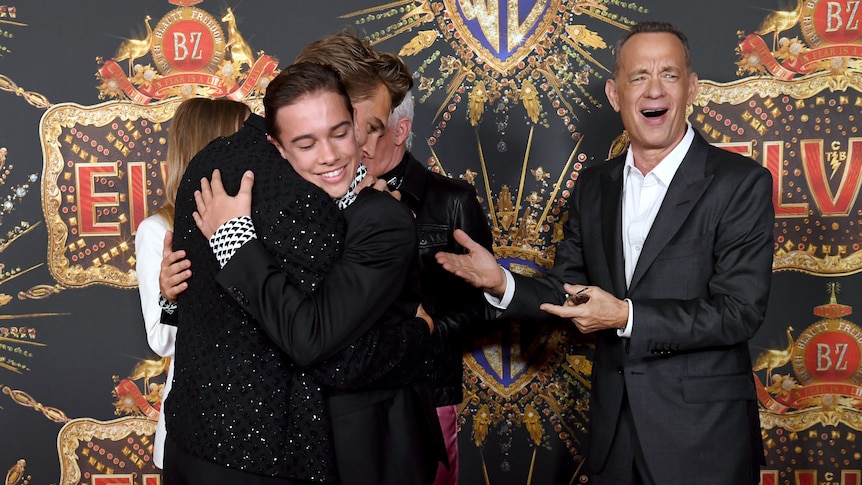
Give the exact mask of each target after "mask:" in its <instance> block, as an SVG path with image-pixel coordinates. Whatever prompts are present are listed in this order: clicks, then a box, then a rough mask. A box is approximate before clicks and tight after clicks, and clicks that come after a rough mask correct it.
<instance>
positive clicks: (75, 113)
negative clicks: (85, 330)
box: [40, 99, 180, 288]
mask: <svg viewBox="0 0 862 485" xmlns="http://www.w3.org/2000/svg"><path fill="white" fill-rule="evenodd" d="M179 103H180V100H179V99H173V100H169V101H164V102H160V103H155V104H152V105H138V104H135V103H130V102H125V101H113V102H107V103H103V104H100V105H97V106H93V107H85V106H79V105H76V104H71V103H62V104H57V105H55V106H53V107H52V108H51V109H49V110H48V112H46V113H45V115H44V116H43V118H42V123H41V126H40V136H41V141H42V149H43V154H44V169H43V174H42V194H43V196H42V209H43V212H44V216H45V221H46V223H47V226H48V267H49V269H50V271H51V274H52V275H53V276H54V278H55V279H56V280H57V282H59V283H60V284H63V285H65V286H67V287H83V286H88V285H91V284H94V283H102V284H106V285H109V286H116V287H122V288H130V287H134V286H136V285H137V278H136V276H135V271H134V266H135V257H134V235H135V229H136V228H137V225H138V224H139V223H140V222H141V221H143V220H144V219H145V218H146V217H147V215H148V213H149V212H151V211H153V210H154V209H157V208H158V207H159V206H160V205H161V203H162V202H161V201H162V195H163V194H162V191H163V174H162V164H163V163H164V158H165V148H166V141H167V132H166V131H165V130H166V128H167V125H168V122H169V120H170V119H171V118H172V117H173V113H174V111H175V110H176V107H177V106H178V105H179Z"/></svg>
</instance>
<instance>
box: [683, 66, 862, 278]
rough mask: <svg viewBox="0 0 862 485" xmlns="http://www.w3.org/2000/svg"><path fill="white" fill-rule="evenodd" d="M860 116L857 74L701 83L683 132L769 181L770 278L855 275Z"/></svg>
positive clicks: (860, 261) (860, 247) (861, 264)
mask: <svg viewBox="0 0 862 485" xmlns="http://www.w3.org/2000/svg"><path fill="white" fill-rule="evenodd" d="M860 109H862V72H848V73H846V74H842V75H835V74H833V73H831V72H818V73H815V74H811V75H808V76H805V77H802V78H798V79H794V80H792V81H786V80H781V79H777V78H768V77H757V78H746V79H741V80H739V81H735V82H732V83H726V84H721V83H715V82H711V81H703V82H701V88H700V91H699V94H698V96H697V98H696V99H695V101H694V106H693V110H692V111H693V112H692V114H691V116H690V117H689V120H690V121H691V123H692V125H693V126H695V127H696V128H697V129H698V130H699V131H700V132H701V133H703V134H704V136H706V137H707V139H709V140H710V141H711V142H712V143H713V144H715V145H717V146H721V147H723V148H725V149H727V150H731V151H735V152H738V153H741V154H743V155H746V156H749V157H751V158H753V159H754V160H755V161H757V162H758V163H760V164H762V165H763V166H765V167H766V168H767V169H769V170H770V172H771V173H772V175H773V191H774V192H773V204H774V206H775V211H776V223H775V248H774V260H773V269H774V270H775V271H781V270H793V271H800V272H804V273H808V274H814V275H830V276H839V275H849V274H854V273H856V272H858V271H860V269H862V237H860V230H859V227H858V224H859V222H858V219H859V216H860V214H862V206H860V201H859V198H858V193H859V190H860V188H862V173H860V167H862V133H860V132H859V127H858V126H859V117H860Z"/></svg>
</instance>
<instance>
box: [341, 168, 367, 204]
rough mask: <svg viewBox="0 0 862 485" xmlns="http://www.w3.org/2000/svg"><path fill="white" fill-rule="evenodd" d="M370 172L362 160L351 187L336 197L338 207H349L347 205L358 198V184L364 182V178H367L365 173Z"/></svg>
mask: <svg viewBox="0 0 862 485" xmlns="http://www.w3.org/2000/svg"><path fill="white" fill-rule="evenodd" d="M367 174H368V170H367V169H366V168H365V165H363V164H362V163H361V162H360V163H359V166H358V167H357V168H356V177H355V178H354V179H353V182H351V183H350V188H349V189H348V190H347V193H346V194H344V195H343V196H341V197H340V198H338V199H335V204H336V205H338V208H339V209H341V210H344V209H347V207H348V206H349V205H350V204H352V203H353V201H355V200H356V193H355V192H354V190H356V186H357V185H359V182H362V179H364V178H365V175H367Z"/></svg>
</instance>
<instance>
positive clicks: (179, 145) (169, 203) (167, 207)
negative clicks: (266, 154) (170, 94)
mask: <svg viewBox="0 0 862 485" xmlns="http://www.w3.org/2000/svg"><path fill="white" fill-rule="evenodd" d="M250 112H251V111H250V110H249V109H248V106H246V105H245V104H243V103H240V102H239V101H232V100H230V99H209V98H190V99H187V100H185V101H183V102H182V103H180V105H179V106H178V107H177V110H176V111H175V112H174V117H173V120H172V121H171V125H170V127H169V128H168V150H167V153H166V154H165V164H166V174H165V203H164V205H162V207H161V208H160V209H159V210H158V211H156V214H158V215H160V216H161V217H162V218H164V219H165V220H166V221H168V222H169V223H170V224H171V225H173V222H174V204H175V203H176V198H177V188H178V187H179V186H180V181H181V180H182V178H183V174H184V173H185V171H186V168H187V167H188V166H189V162H190V161H191V160H192V158H194V156H195V155H196V154H197V153H198V152H199V151H201V149H203V147H205V146H207V144H209V142H211V141H213V140H215V139H216V138H218V137H220V136H228V135H232V134H234V133H236V132H237V131H239V129H240V128H241V127H242V124H243V122H245V119H246V118H247V117H248V115H249V113H250Z"/></svg>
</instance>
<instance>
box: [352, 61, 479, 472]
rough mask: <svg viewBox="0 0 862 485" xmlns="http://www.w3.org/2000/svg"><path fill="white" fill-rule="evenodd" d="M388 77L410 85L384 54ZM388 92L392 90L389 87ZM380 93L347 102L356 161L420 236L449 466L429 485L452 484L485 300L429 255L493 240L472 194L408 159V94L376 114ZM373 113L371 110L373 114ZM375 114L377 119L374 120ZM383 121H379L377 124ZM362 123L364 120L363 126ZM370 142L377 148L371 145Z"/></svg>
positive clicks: (410, 113)
mask: <svg viewBox="0 0 862 485" xmlns="http://www.w3.org/2000/svg"><path fill="white" fill-rule="evenodd" d="M383 58H384V59H388V62H389V65H390V69H387V70H384V71H383V72H384V73H386V74H388V75H390V76H395V77H398V76H402V77H408V78H411V80H412V77H411V76H410V74H409V71H408V70H407V67H406V66H405V65H404V63H403V62H402V61H401V60H400V59H399V58H398V57H397V56H394V55H389V56H386V55H383ZM388 85H396V86H397V85H399V83H389V84H388ZM386 94H387V93H379V95H375V96H372V97H370V98H368V99H366V100H360V101H357V102H355V103H354V107H355V108H356V111H357V116H356V118H357V122H359V123H362V122H366V123H367V124H368V126H359V127H358V128H359V133H361V134H366V135H368V138H370V139H367V140H360V146H361V147H362V150H363V162H364V163H365V165H366V167H367V168H368V173H369V174H371V175H374V176H376V177H379V178H381V179H384V180H386V181H387V183H388V185H389V188H390V190H393V191H396V190H397V191H398V192H399V193H400V197H401V201H402V202H403V203H404V204H406V205H407V206H408V207H409V208H410V209H411V210H412V211H413V213H414V215H415V216H416V230H417V232H418V236H419V259H420V263H419V266H420V277H421V283H422V306H423V307H424V308H425V310H426V311H427V312H428V314H429V315H431V317H432V318H433V319H434V333H433V334H432V336H431V339H432V342H433V345H434V362H433V370H432V378H433V379H432V382H433V384H434V404H435V406H437V414H438V417H439V418H440V425H441V428H442V430H443V436H444V439H445V440H446V448H447V453H448V456H449V463H450V467H449V468H448V469H445V468H444V467H443V466H442V465H441V466H440V468H439V469H438V474H437V480H436V481H435V485H452V484H457V483H458V460H457V458H458V448H457V443H458V441H457V405H458V404H460V403H461V401H462V400H463V390H462V373H463V366H462V354H463V351H464V347H465V344H466V343H467V340H468V339H467V336H468V335H471V334H472V335H475V331H476V330H477V329H478V328H479V327H480V326H481V325H482V324H483V323H484V319H485V316H484V315H485V300H484V298H483V296H482V294H481V292H480V291H477V290H476V288H473V287H471V286H470V285H467V284H465V282H464V281H463V280H461V279H460V278H457V277H454V276H453V275H452V274H451V273H448V272H447V271H445V270H443V268H442V267H441V266H440V265H439V264H438V263H437V261H436V260H435V257H434V255H435V254H436V253H438V252H440V251H445V252H455V253H462V252H464V249H463V248H461V246H459V245H458V243H456V242H455V239H454V236H453V232H454V230H455V229H462V230H463V231H465V232H466V233H467V234H469V235H470V237H471V238H473V240H474V241H476V242H478V243H479V244H481V245H482V246H484V247H485V248H487V249H489V250H491V246H492V236H491V230H490V228H489V227H488V222H487V218H486V216H485V213H484V211H483V210H482V207H481V206H480V205H479V201H478V200H477V198H476V190H475V189H474V188H473V186H472V185H470V184H469V183H467V182H464V181H460V180H453V179H451V178H448V177H445V176H443V175H440V174H438V173H436V172H432V171H429V170H428V169H427V168H426V167H425V166H424V165H423V164H422V163H420V162H419V161H417V160H416V159H415V158H414V157H413V156H412V155H411V154H410V146H411V138H412V135H413V134H412V132H411V128H412V124H413V99H412V96H411V95H410V93H409V92H408V93H407V95H406V96H405V97H404V100H403V101H402V102H401V103H400V104H399V105H398V106H396V108H395V109H393V110H392V112H391V113H380V110H379V105H380V104H383V103H381V102H380V100H381V98H382V96H384V95H386ZM375 108H377V109H375ZM375 111H376V112H377V113H378V114H376V116H375V115H373V114H374V113H375ZM381 118H382V119H381ZM369 120H371V121H370V122H369ZM375 136H376V142H375V140H374V139H373V138H371V137H375Z"/></svg>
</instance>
